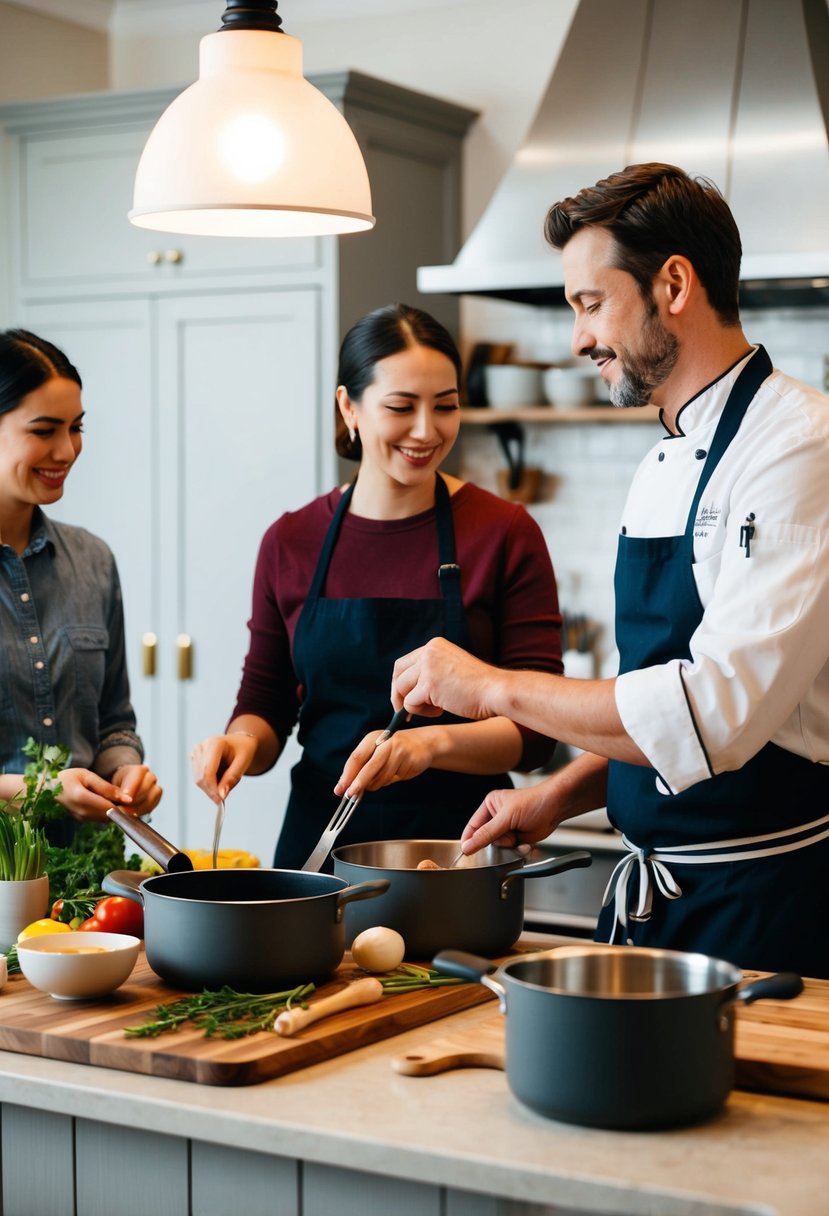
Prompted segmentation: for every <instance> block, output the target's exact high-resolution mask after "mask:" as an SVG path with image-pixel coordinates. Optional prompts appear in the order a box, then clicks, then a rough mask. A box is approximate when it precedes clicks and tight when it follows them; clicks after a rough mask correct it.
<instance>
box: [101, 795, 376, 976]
mask: <svg viewBox="0 0 829 1216" xmlns="http://www.w3.org/2000/svg"><path fill="white" fill-rule="evenodd" d="M107 814H108V816H109V818H110V819H111V820H112V821H113V822H114V823H117V824H118V826H119V827H120V828H121V829H122V830H123V831H124V832H125V833H126V835H127V836H129V837H130V839H131V840H134V841H135V843H136V844H138V845H140V847H141V848H142V849H144V851H145V852H146V853H148V854H149V855H150V857H152V858H153V860H154V861H157V862H158V864H159V865H161V866H163V867H164V868H165V870H167V873H166V874H157V875H155V876H153V877H151V878H147V877H146V876H144V875H142V874H140V873H137V872H136V871H134V870H117V871H114V872H113V873H112V874H108V875H107V876H106V878H105V879H104V881H103V883H102V886H103V888H104V890H105V891H107V892H108V893H109V894H110V895H125V896H126V897H127V898H128V899H132V900H135V902H136V903H141V904H143V905H144V942H145V947H146V951H147V962H148V963H149V964H150V966H151V967H152V969H153V971H155V972H156V974H157V975H160V976H161V978H162V979H164V980H166V981H167V982H168V983H170V984H173V985H174V986H175V987H177V988H184V989H187V990H198V989H201V988H220V987H222V986H223V985H225V984H226V985H228V986H229V987H231V988H236V989H238V990H239V991H242V992H272V991H278V990H281V989H283V988H289V987H294V986H295V985H297V984H301V983H305V982H309V983H310V982H314V983H316V982H318V981H319V980H322V979H325V978H326V977H327V976H329V975H330V974H331V973H332V971H334V970H335V969H336V968H337V967H338V966H339V964H340V962H341V961H342V957H343V954H344V953H345V928H344V925H343V911H344V909H345V907H346V905H347V904H349V903H350V902H351V901H352V900H362V899H373V898H375V897H376V896H378V895H381V894H382V893H383V892H384V891H385V890H386V889H387V887H388V885H389V884H388V881H383V880H380V879H375V880H373V881H370V882H364V883H360V884H359V885H357V886H349V884H348V883H347V882H345V880H343V879H342V878H336V877H335V876H334V875H333V874H312V873H306V872H304V871H302V870H194V869H193V868H192V864H193V863H192V862H191V861H190V859H189V857H187V855H186V854H185V853H182V852H180V851H179V850H178V849H176V848H175V847H174V846H173V845H171V844H170V842H169V841H167V840H165V839H164V837H163V836H160V835H159V833H158V832H156V831H155V830H154V829H153V828H151V827H150V825H149V824H147V823H145V822H144V821H143V820H141V819H136V818H134V817H133V816H131V815H127V814H126V813H125V812H124V811H122V810H120V808H115V807H114V808H112V809H111V810H109V811H108V812H107Z"/></svg>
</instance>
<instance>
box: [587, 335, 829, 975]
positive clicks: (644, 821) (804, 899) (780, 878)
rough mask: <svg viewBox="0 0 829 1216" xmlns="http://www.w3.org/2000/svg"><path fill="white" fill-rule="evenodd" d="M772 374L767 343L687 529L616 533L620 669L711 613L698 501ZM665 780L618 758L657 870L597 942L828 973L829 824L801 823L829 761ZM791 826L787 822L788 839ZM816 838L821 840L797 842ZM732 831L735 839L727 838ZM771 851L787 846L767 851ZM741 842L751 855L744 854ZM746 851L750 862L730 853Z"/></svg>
mask: <svg viewBox="0 0 829 1216" xmlns="http://www.w3.org/2000/svg"><path fill="white" fill-rule="evenodd" d="M771 371H772V364H771V360H770V359H769V357H768V355H767V354H766V352H765V350H764V349H763V348H762V347H759V348H758V350H757V351H756V352H755V354H754V355H753V356H752V358H751V359H750V360H749V361H748V363H747V364H746V366H745V367H744V368H743V370H742V372H741V373H740V375H739V377H738V379H737V381H736V383H735V385H734V387H733V389H732V391H731V394H730V395H729V398H728V400H727V402H726V404H725V407H724V409H723V412H722V415H721V418H720V421H719V423H718V425H717V429H716V431H715V434H714V438H713V441H712V444H711V448H710V450H709V452H708V455H707V459H706V461H705V464H704V466H703V469H702V472H701V475H700V479H699V483H698V485H697V489H696V493H695V495H694V500H693V502H692V504H691V509H690V511H689V513H688V519H687V522H686V526H685V532H684V534H683V535H681V536H666V537H629V536H626V535H621V536H620V537H619V546H618V552H617V559H616V576H615V591H616V643H617V646H618V648H619V655H620V666H619V671H620V674H622V673H624V672H628V671H634V670H639V669H641V668H644V667H648V666H652V665H655V664H661V663H666V662H668V661H670V660H672V659H689V658H690V649H689V643H690V639H691V636H692V634H693V633H694V631H695V630H696V628H697V626H698V625H699V622H700V620H701V619H702V615H703V607H702V604H701V603H700V599H699V595H698V593H697V589H696V584H695V582H694V576H693V570H692V566H693V562H694V521H695V519H696V515H697V509H698V507H699V504H700V501H701V499H702V494H703V491H704V490H705V487H706V485H707V483H708V481H709V479H710V476H711V473H712V472H713V470H714V469H715V468H716V466H717V464H718V463H719V461H720V459H721V457H722V455H723V453H724V452H725V451H726V449H727V448H728V446H729V444H730V443H731V441H732V439H733V438H734V436H735V435H736V433H737V430H738V429H739V426H740V423H741V422H742V420H743V417H744V415H745V412H746V410H747V409H748V406H749V405H750V403H751V401H752V399H753V397H754V395H755V394H756V392H757V390H758V389H759V387H760V385H761V384H762V383H763V381H764V380H765V379H766V378H767V377H768V376H769V375H770V373H771ZM758 543H761V542H760V541H758ZM748 560H751V558H750V557H749V558H748ZM657 778H658V775H657V773H656V772H655V771H654V770H653V769H652V768H650V767H648V766H640V765H634V764H626V763H623V762H621V761H616V760H612V761H610V766H609V773H608V795H607V802H608V814H609V816H610V819H611V821H612V823H613V824H614V826H615V827H617V828H619V829H620V830H621V831H622V832H623V833H624V836H625V837H626V840H627V842H628V847H629V848H631V850H632V852H633V853H636V854H637V855H638V856H637V859H636V865H637V866H638V871H639V873H638V877H639V878H642V877H648V876H649V878H650V879H651V888H650V890H649V895H648V902H649V903H650V908H649V910H648V913H647V914H646V915H645V916H644V918H643V919H636V915H635V912H634V913H633V916H631V904H632V903H633V897H635V896H636V894H637V882H636V878H637V874H636V872H635V869H636V867H633V866H629V870H631V871H632V872H631V875H630V876H631V877H632V878H633V881H631V882H630V884H629V889H627V890H625V891H624V892H623V894H622V895H621V896H620V902H621V903H623V904H625V905H626V907H627V912H628V916H627V924H626V925H624V926H623V927H622V926H620V924H619V920H618V918H617V916H616V912H615V910H614V908H613V905H612V904H610V906H607V907H605V908H604V910H603V912H602V914H601V917H600V919H599V924H598V928H597V931H596V938H597V940H604V941H608V940H611V939H613V938H615V937H616V935H617V934H618V931H619V929H620V928H622V930H623V931H622V938H623V939H624V940H627V941H628V942H630V943H631V944H634V945H647V946H658V947H663V948H668V949H678V950H700V951H702V952H703V953H706V954H712V955H715V956H717V957H721V958H726V959H728V960H729V961H731V962H734V963H736V964H737V965H739V966H741V967H743V968H744V969H749V968H751V969H758V970H769V971H775V970H790V971H798V972H800V973H801V974H804V975H810V976H825V977H829V896H828V895H827V886H829V884H827V883H826V877H825V876H826V873H827V872H829V839H827V838H823V839H821V836H823V837H826V836H827V835H829V833H828V832H827V829H826V827H825V825H822V826H818V827H816V828H815V827H813V828H812V829H811V832H809V831H801V832H798V829H802V828H803V826H804V825H805V824H807V821H814V820H815V819H816V818H817V817H819V816H824V815H826V813H827V811H829V768H827V767H826V766H825V765H820V764H813V763H811V762H810V761H809V760H807V759H805V758H804V757H802V756H797V755H795V754H793V753H792V752H788V751H784V750H783V749H782V748H780V747H778V746H776V745H775V744H773V743H767V744H766V745H765V747H763V748H762V750H761V751H760V752H758V753H757V755H756V756H754V757H753V758H752V759H751V760H749V761H748V762H747V763H746V764H744V765H743V767H742V768H740V769H738V770H737V771H736V772H726V773H719V774H717V775H716V776H713V777H710V778H709V779H707V780H704V781H700V782H698V783H697V784H695V785H693V786H691V787H690V788H689V789H686V790H683V791H682V792H681V793H678V794H670V793H667V792H666V791H665V787H664V786H663V788H662V790H660V788H659V785H658V784H657ZM660 784H661V783H660ZM783 830H788V831H787V835H786V837H785V840H784V839H783ZM764 834H769V836H770V837H771V836H773V837H776V838H777V839H770V840H769V841H766V842H758V843H756V844H749V845H748V846H747V847H746V844H745V842H746V840H747V839H753V838H757V837H760V836H762V835H764ZM808 837H812V838H814V839H815V840H816V842H815V843H810V844H809V845H808V847H799V848H795V847H793V846H794V844H795V843H797V842H798V841H800V840H804V839H806V838H808ZM725 841H733V842H734V843H733V844H731V845H729V846H723V843H722V842H725ZM736 841H740V843H739V844H737V843H736ZM700 842H713V844H712V847H711V850H708V849H707V848H705V847H704V846H703V848H702V849H701V850H699V851H698V852H697V857H698V858H699V857H702V856H706V857H707V856H709V854H710V853H717V854H718V855H717V856H716V859H713V858H712V860H711V861H709V862H708V863H706V864H695V863H693V862H692V861H691V860H690V856H691V851H692V850H691V849H690V848H689V846H697V845H699V844H700ZM717 843H719V845H720V849H719V850H718V849H717V847H716V846H717ZM783 845H785V846H786V847H787V851H783V847H782V846H783ZM767 846H768V847H767ZM677 848H679V849H680V858H679V860H678V859H677V855H676V854H675V853H674V854H673V855H672V856H671V858H670V859H669V867H668V868H669V871H670V873H669V875H668V877H667V880H666V877H665V873H664V870H662V871H660V867H659V865H658V864H656V865H654V858H659V857H660V855H663V856H664V854H665V853H669V852H670V850H671V849H677ZM683 848H684V850H685V851H686V859H685V860H684V861H683V860H682V857H681V852H682V850H683ZM771 849H775V850H779V851H775V852H774V853H773V854H772V855H763V856H760V853H761V852H762V853H764V854H769V853H770V852H771ZM746 851H748V852H749V853H751V852H752V851H753V852H754V853H755V856H752V857H748V858H746V857H745V856H744V855H745V852H746ZM738 853H739V854H743V859H742V860H734V859H733V858H734V857H735V856H736V854H738ZM729 855H730V856H731V858H732V859H731V860H729ZM620 864H621V863H620ZM646 869H647V870H648V871H649V875H645V870H646ZM671 877H672V878H673V880H674V882H675V884H676V885H677V887H678V888H680V889H681V895H679V897H676V896H675V891H672V890H669V889H666V888H670V886H671V883H670V878H671ZM629 897H631V898H629ZM639 910H640V911H641V906H640V909H639Z"/></svg>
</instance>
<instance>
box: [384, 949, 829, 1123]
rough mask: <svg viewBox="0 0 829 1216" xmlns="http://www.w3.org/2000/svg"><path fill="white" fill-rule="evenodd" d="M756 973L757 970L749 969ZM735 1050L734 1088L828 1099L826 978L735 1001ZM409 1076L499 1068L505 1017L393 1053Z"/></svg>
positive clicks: (828, 989) (399, 1069)
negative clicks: (795, 993)
mask: <svg viewBox="0 0 829 1216" xmlns="http://www.w3.org/2000/svg"><path fill="white" fill-rule="evenodd" d="M752 974H756V973H752ZM734 1053H735V1057H736V1064H737V1073H736V1084H737V1087H738V1088H739V1089H752V1090H757V1091H760V1092H762V1093H777V1094H788V1095H791V1096H796V1097H801V1098H817V1099H820V1100H821V1101H824V1102H825V1101H829V981H827V980H805V981H804V991H803V993H802V994H801V995H800V996H799V997H797V998H796V1000H794V1001H758V1002H757V1003H756V1004H754V1005H738V1006H737V1014H736V1034H735V1046H734ZM392 1067H393V1068H394V1069H395V1071H397V1072H401V1073H405V1074H407V1075H408V1076H415V1077H428V1076H434V1074H435V1073H439V1072H446V1071H448V1070H449V1069H452V1068H501V1069H503V1068H504V1018H503V1017H502V1016H501V1015H500V1014H496V1015H494V1016H493V1017H489V1018H484V1019H482V1020H481V1021H479V1022H477V1023H476V1024H475V1025H473V1026H468V1027H464V1028H462V1029H461V1028H459V1029H458V1030H457V1031H455V1032H453V1033H450V1034H446V1035H442V1036H441V1037H440V1038H435V1039H433V1040H431V1041H429V1040H424V1042H423V1044H421V1045H419V1046H418V1047H416V1048H413V1049H412V1050H411V1051H409V1052H407V1053H406V1054H405V1055H398V1056H395V1057H393V1059H392Z"/></svg>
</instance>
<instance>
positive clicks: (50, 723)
mask: <svg viewBox="0 0 829 1216" xmlns="http://www.w3.org/2000/svg"><path fill="white" fill-rule="evenodd" d="M43 725H44V726H53V725H54V723H53V721H52V719H51V718H44V719H43Z"/></svg>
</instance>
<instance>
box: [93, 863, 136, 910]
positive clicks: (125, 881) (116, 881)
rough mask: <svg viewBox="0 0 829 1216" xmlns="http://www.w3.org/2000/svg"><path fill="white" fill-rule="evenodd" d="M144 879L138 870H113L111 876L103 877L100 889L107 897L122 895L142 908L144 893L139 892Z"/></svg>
mask: <svg viewBox="0 0 829 1216" xmlns="http://www.w3.org/2000/svg"><path fill="white" fill-rule="evenodd" d="M146 877H147V875H146V874H142V873H140V871H138V870H113V871H112V873H111V874H107V875H105V876H104V879H103V882H102V883H101V889H102V890H104V891H106V893H107V895H124V896H126V898H127V899H131V900H132V901H133V903H136V904H141V906H142V907H143V906H144V892H143V891H142V890H141V884H142V882H143V881H144V879H145V878H146Z"/></svg>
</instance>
